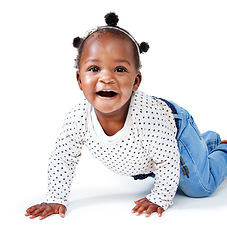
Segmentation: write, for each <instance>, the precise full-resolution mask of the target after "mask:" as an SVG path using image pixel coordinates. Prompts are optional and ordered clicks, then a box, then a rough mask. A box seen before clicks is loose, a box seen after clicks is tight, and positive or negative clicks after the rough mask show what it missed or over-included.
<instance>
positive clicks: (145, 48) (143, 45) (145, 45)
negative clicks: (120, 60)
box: [139, 42, 149, 53]
mask: <svg viewBox="0 0 227 240" xmlns="http://www.w3.org/2000/svg"><path fill="white" fill-rule="evenodd" d="M139 49H140V53H143V52H147V51H148V49H149V44H148V43H147V42H141V43H140V44H139Z"/></svg>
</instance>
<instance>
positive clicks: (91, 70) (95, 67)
mask: <svg viewBox="0 0 227 240" xmlns="http://www.w3.org/2000/svg"><path fill="white" fill-rule="evenodd" d="M88 71H90V72H99V71H100V68H99V67H97V66H92V67H90V68H88Z"/></svg>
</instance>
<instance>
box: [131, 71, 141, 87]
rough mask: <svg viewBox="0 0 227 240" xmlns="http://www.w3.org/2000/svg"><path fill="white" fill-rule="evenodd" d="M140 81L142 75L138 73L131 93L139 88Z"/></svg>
mask: <svg viewBox="0 0 227 240" xmlns="http://www.w3.org/2000/svg"><path fill="white" fill-rule="evenodd" d="M141 81H142V74H141V72H140V71H138V73H137V75H136V78H135V82H134V86H133V91H136V90H137V89H138V88H139V86H140V83H141Z"/></svg>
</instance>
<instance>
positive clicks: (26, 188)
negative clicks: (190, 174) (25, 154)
mask: <svg viewBox="0 0 227 240" xmlns="http://www.w3.org/2000/svg"><path fill="white" fill-rule="evenodd" d="M88 166H89V168H88ZM21 169H23V168H21ZM24 169H25V170H24V171H23V170H22V171H20V172H19V171H18V172H17V174H18V175H17V179H18V181H17V182H16V183H14V186H15V187H14V190H15V191H14V192H13V191H12V192H9V191H8V193H9V196H7V197H8V199H10V201H8V202H6V205H2V209H1V215H2V219H3V221H4V225H3V226H4V228H3V229H2V230H1V233H2V234H3V233H4V232H5V233H6V234H8V235H9V236H10V237H12V236H18V237H21V238H22V237H23V239H41V238H43V239H63V238H64V239H66V238H67V237H70V238H76V237H77V236H79V239H138V238H149V239H151V238H154V237H155V238H156V237H159V239H166V238H168V237H170V236H172V237H174V239H182V238H184V239H190V238H191V237H195V236H196V235H197V234H199V236H202V235H203V239H206V237H215V236H217V234H218V235H219V234H221V235H223V234H225V233H226V221H227V218H226V214H227V204H226V201H227V181H225V182H224V183H223V184H222V185H221V186H220V187H219V188H218V190H217V191H216V192H215V194H213V195H212V196H210V197H207V198H201V199H193V198H188V197H186V196H185V195H184V194H183V193H182V192H177V194H176V197H175V199H174V205H173V206H171V207H170V208H169V209H168V210H167V211H166V212H165V213H164V214H163V216H162V217H161V218H159V217H158V216H157V215H156V214H153V215H152V216H151V217H150V218H145V216H144V215H141V216H139V217H138V216H135V215H134V214H132V213H131V209H132V208H133V206H134V203H133V201H134V200H137V199H140V198H142V197H144V196H145V195H146V194H147V193H149V191H150V188H151V186H152V179H151V178H149V179H146V180H143V181H134V180H133V179H132V178H128V177H123V176H120V175H117V174H115V173H112V172H110V171H109V170H108V169H106V168H105V167H104V166H102V165H101V163H99V162H98V161H96V160H95V159H93V158H92V157H91V156H90V154H89V153H87V152H86V151H85V153H84V156H83V160H82V161H81V164H80V165H79V167H78V169H77V170H78V171H77V177H76V179H75V181H74V183H73V187H72V192H71V197H70V204H69V206H68V211H67V214H66V216H65V218H64V219H62V218H60V217H59V216H58V215H53V216H51V217H48V218H46V219H44V220H42V221H40V220H38V219H33V220H31V219H29V218H26V217H25V216H24V213H25V209H26V208H27V207H29V206H30V205H33V204H36V203H40V202H42V201H43V200H44V194H45V183H44V181H43V180H42V179H41V178H44V174H43V172H44V171H43V169H41V167H40V168H39V167H37V168H36V169H35V171H34V172H33V177H31V178H30V179H29V182H28V181H27V180H26V179H23V178H20V176H21V174H26V168H24ZM93 169H96V171H97V172H98V174H95V173H94V171H93ZM27 171H29V169H28V168H27ZM39 171H40V174H39ZM86 174H87V176H86ZM38 176H40V177H38ZM201 234H202V235H201ZM221 235H219V236H221ZM10 237H9V238H8V239H12V238H10Z"/></svg>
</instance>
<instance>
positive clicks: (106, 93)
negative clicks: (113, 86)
mask: <svg viewBox="0 0 227 240" xmlns="http://www.w3.org/2000/svg"><path fill="white" fill-rule="evenodd" d="M97 94H98V95H99V96H100V97H107V98H112V97H114V96H116V95H117V93H116V92H114V91H99V92H97Z"/></svg>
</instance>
